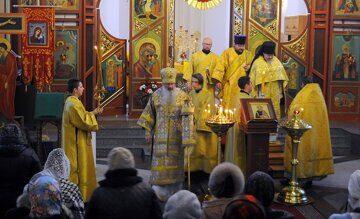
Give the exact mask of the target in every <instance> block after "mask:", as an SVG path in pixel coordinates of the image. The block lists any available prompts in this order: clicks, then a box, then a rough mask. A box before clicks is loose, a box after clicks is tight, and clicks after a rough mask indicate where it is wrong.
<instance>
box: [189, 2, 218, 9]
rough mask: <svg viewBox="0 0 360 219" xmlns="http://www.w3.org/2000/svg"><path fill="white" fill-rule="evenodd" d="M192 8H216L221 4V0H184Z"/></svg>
mask: <svg viewBox="0 0 360 219" xmlns="http://www.w3.org/2000/svg"><path fill="white" fill-rule="evenodd" d="M184 1H185V2H187V3H188V5H190V6H191V7H193V8H196V9H199V10H208V9H210V8H213V7H216V6H217V5H218V4H220V3H221V2H222V0H184Z"/></svg>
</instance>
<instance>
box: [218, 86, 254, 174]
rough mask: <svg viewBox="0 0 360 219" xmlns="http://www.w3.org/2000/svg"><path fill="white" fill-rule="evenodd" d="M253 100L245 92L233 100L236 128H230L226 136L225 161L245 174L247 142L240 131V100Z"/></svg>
mask: <svg viewBox="0 0 360 219" xmlns="http://www.w3.org/2000/svg"><path fill="white" fill-rule="evenodd" d="M249 98H252V97H251V96H250V95H249V94H247V93H245V92H239V93H238V94H237V95H236V97H234V98H233V99H232V108H231V109H233V108H235V109H236V111H235V121H236V123H235V124H234V127H232V128H230V129H229V131H228V133H227V135H226V146H225V160H226V161H227V162H231V163H233V164H235V165H237V166H239V167H240V169H241V170H242V171H243V172H245V168H246V142H245V133H244V132H243V131H242V130H241V129H240V123H241V118H240V112H241V108H242V105H241V101H240V99H249Z"/></svg>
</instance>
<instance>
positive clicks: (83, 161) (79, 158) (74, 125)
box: [61, 96, 98, 202]
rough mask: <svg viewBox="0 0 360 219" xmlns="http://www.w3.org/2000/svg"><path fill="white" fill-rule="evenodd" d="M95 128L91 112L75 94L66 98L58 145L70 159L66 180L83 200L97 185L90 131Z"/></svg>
mask: <svg viewBox="0 0 360 219" xmlns="http://www.w3.org/2000/svg"><path fill="white" fill-rule="evenodd" d="M96 130H98V123H97V121H96V118H95V115H94V114H93V113H91V112H87V111H86V110H85V108H84V106H83V104H82V102H81V101H80V100H79V99H78V98H77V97H75V96H70V97H68V98H67V99H66V101H65V105H64V111H63V116H62V130H61V131H62V135H61V137H62V140H61V142H62V148H64V150H65V154H66V156H67V157H68V158H69V160H70V168H71V169H70V181H71V182H73V183H75V184H76V185H78V187H79V189H80V191H81V194H82V195H83V199H84V202H85V201H88V200H89V198H90V196H91V195H92V193H93V191H94V189H95V188H96V187H97V182H96V174H95V163H94V157H93V150H92V145H91V132H92V131H96Z"/></svg>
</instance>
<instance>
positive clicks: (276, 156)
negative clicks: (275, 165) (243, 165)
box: [269, 153, 284, 160]
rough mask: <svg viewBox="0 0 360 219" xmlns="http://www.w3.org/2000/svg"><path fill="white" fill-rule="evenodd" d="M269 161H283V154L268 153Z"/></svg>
mask: <svg viewBox="0 0 360 219" xmlns="http://www.w3.org/2000/svg"><path fill="white" fill-rule="evenodd" d="M269 159H270V160H272V159H273V160H278V159H281V160H283V159H284V153H269Z"/></svg>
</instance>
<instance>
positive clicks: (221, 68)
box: [211, 35, 253, 108]
mask: <svg viewBox="0 0 360 219" xmlns="http://www.w3.org/2000/svg"><path fill="white" fill-rule="evenodd" d="M245 42H246V36H243V35H235V36H234V47H231V48H229V49H227V50H225V51H224V52H223V53H222V54H221V56H220V58H219V61H218V62H217V64H216V67H215V70H214V73H213V74H212V75H211V77H212V78H213V79H214V80H215V81H216V87H217V88H218V89H221V93H220V97H221V98H222V99H223V105H224V106H225V107H226V108H234V107H235V106H234V105H233V104H232V97H234V96H236V95H237V94H238V93H239V92H240V89H239V87H238V86H237V83H238V80H239V78H240V77H242V76H245V75H246V71H247V70H248V69H249V67H250V64H251V61H252V60H253V55H252V54H251V52H250V51H248V50H246V49H245Z"/></svg>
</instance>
